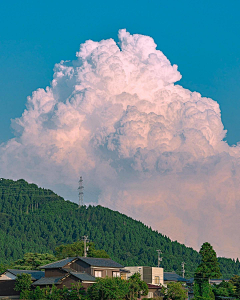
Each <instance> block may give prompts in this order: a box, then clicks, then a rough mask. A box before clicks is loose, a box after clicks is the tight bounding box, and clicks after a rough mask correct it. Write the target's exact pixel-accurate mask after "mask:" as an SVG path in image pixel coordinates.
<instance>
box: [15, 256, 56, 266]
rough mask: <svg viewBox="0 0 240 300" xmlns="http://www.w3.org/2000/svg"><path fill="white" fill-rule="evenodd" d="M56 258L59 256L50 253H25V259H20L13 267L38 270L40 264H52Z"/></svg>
mask: <svg viewBox="0 0 240 300" xmlns="http://www.w3.org/2000/svg"><path fill="white" fill-rule="evenodd" d="M56 260H57V258H56V257H55V256H54V255H52V254H49V253H44V254H41V253H25V254H24V256H23V259H18V260H17V261H15V262H14V263H13V264H12V265H11V267H12V268H14V269H22V270H37V269H39V267H40V266H44V265H47V264H50V263H51V262H54V261H56Z"/></svg>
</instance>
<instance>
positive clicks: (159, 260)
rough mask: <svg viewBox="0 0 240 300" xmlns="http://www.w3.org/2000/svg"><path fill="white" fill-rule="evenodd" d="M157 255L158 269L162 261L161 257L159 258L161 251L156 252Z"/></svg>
mask: <svg viewBox="0 0 240 300" xmlns="http://www.w3.org/2000/svg"><path fill="white" fill-rule="evenodd" d="M156 251H157V253H158V268H159V267H160V263H161V261H162V257H161V254H162V251H161V250H156Z"/></svg>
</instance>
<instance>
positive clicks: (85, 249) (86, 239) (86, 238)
mask: <svg viewBox="0 0 240 300" xmlns="http://www.w3.org/2000/svg"><path fill="white" fill-rule="evenodd" d="M83 242H84V257H87V251H88V247H87V243H89V239H88V236H87V235H84V236H83Z"/></svg>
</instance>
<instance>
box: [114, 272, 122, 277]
mask: <svg viewBox="0 0 240 300" xmlns="http://www.w3.org/2000/svg"><path fill="white" fill-rule="evenodd" d="M113 277H121V275H120V272H113Z"/></svg>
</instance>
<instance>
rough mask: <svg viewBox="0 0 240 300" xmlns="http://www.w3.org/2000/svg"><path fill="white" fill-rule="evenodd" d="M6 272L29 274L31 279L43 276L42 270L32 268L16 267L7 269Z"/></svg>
mask: <svg viewBox="0 0 240 300" xmlns="http://www.w3.org/2000/svg"><path fill="white" fill-rule="evenodd" d="M7 271H8V272H10V273H12V274H13V275H15V276H17V275H18V274H22V273H24V274H30V275H31V279H32V280H38V279H40V278H42V277H44V272H43V271H34V270H16V269H7Z"/></svg>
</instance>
